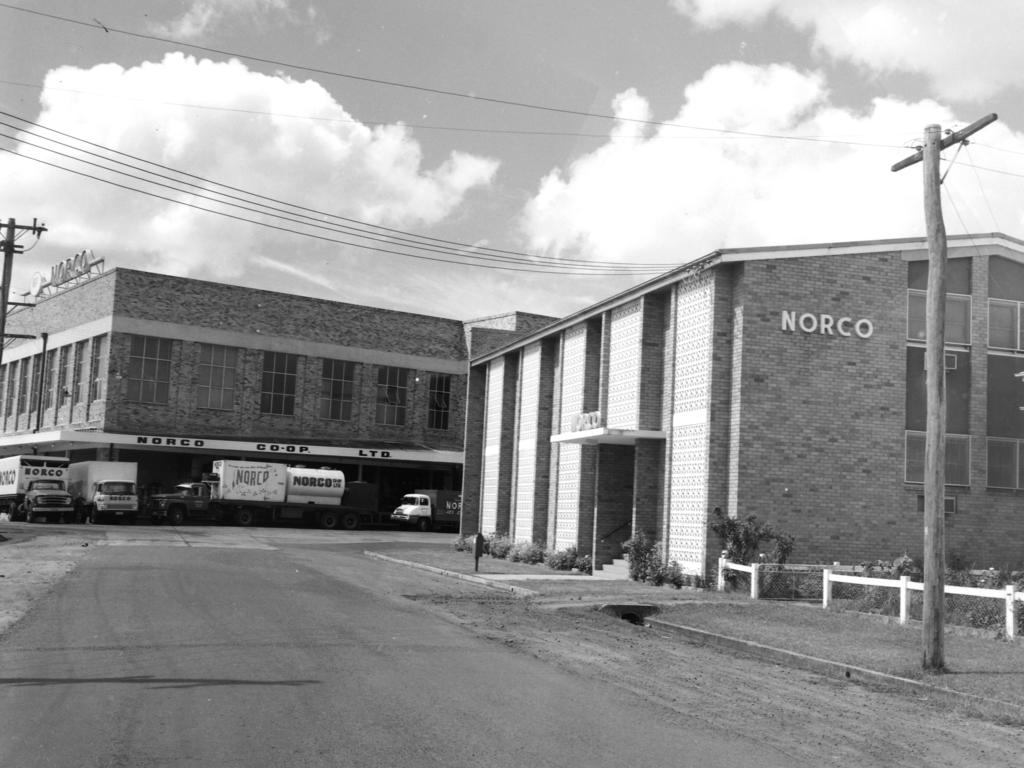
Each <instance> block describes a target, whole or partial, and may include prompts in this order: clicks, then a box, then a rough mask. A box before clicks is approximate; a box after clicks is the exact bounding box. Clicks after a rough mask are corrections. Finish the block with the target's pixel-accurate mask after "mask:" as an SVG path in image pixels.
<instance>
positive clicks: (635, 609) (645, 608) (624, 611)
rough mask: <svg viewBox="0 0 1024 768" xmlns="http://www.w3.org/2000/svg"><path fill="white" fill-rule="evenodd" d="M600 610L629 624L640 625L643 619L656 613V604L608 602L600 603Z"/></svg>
mask: <svg viewBox="0 0 1024 768" xmlns="http://www.w3.org/2000/svg"><path fill="white" fill-rule="evenodd" d="M601 612H602V613H607V614H608V615H609V616H615V617H616V618H619V619H622V620H623V621H628V622H629V623H630V624H636V625H637V626H642V625H643V624H644V619H646V618H647V617H648V616H650V615H652V614H655V613H658V606H656V605H644V604H639V605H638V604H636V603H633V604H628V603H627V604H618V605H615V604H609V605H602V606H601Z"/></svg>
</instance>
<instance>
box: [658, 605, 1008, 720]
mask: <svg viewBox="0 0 1024 768" xmlns="http://www.w3.org/2000/svg"><path fill="white" fill-rule="evenodd" d="M644 624H646V625H647V626H649V627H650V628H652V629H660V630H664V631H667V632H672V633H673V634H675V635H678V636H680V637H682V638H684V639H685V640H687V641H688V642H691V643H694V644H696V645H708V646H711V647H714V648H722V649H725V650H728V651H732V652H735V653H742V654H744V655H746V656H750V657H753V658H756V659H758V660H761V661H767V662H771V663H773V664H778V665H780V666H785V667H790V668H793V669H802V670H805V671H807V672H813V673H815V674H819V675H822V676H824V677H831V678H839V679H841V680H848V681H850V682H855V683H860V684H863V685H874V686H882V687H886V688H895V689H898V690H901V691H903V692H906V693H912V694H915V695H918V696H921V697H923V698H927V697H934V698H936V699H942V700H943V701H949V702H953V703H957V704H971V705H974V706H977V707H980V708H984V709H996V710H999V711H1000V712H1002V713H1004V714H1006V715H1008V716H1010V717H1012V718H1015V719H1020V718H1021V717H1024V709H1022V708H1021V707H1019V706H1017V705H1015V704H1012V703H1010V702H1006V701H1000V700H998V699H989V698H986V697H984V696H978V695H976V694H971V693H963V692H961V691H955V690H953V689H952V688H946V687H944V686H939V685H931V684H929V683H926V682H923V681H920V680H912V679H911V678H908V677H899V676H898V675H890V674H886V673H885V672H876V671H875V670H871V669H865V668H863V667H857V666H854V665H851V664H845V663H843V662H838V661H830V660H828V659H820V658H817V657H815V656H807V655H805V654H802V653H797V652H796V651H786V650H782V649H781V648H773V647H771V646H768V645H762V644H760V643H755V642H753V641H751V640H740V639H739V638H735V637H728V636H726V635H719V634H716V633H714V632H708V631H706V630H703V629H695V628H693V627H685V626H682V625H680V624H672V623H670V622H667V621H659V620H658V619H652V618H646V619H644Z"/></svg>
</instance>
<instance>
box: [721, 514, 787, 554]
mask: <svg viewBox="0 0 1024 768" xmlns="http://www.w3.org/2000/svg"><path fill="white" fill-rule="evenodd" d="M711 530H712V531H714V532H715V534H717V535H718V538H719V541H720V542H721V544H722V549H723V550H724V551H725V557H726V559H727V560H729V561H730V562H733V563H740V564H741V565H749V564H750V563H752V562H753V561H754V559H755V558H756V557H757V556H758V554H760V549H761V545H762V544H763V543H764V542H767V541H771V542H773V546H772V549H771V550H770V551H769V552H766V553H764V554H765V560H766V561H767V562H769V563H777V564H779V565H781V564H783V563H785V562H786V561H787V560H788V559H789V556H790V555H791V554H792V552H793V537H792V536H790V535H789V534H787V533H783V532H781V531H777V530H775V528H773V527H772V526H770V525H769V524H768V523H762V522H761V521H760V520H758V519H757V515H750V516H748V517H746V518H744V519H742V520H741V519H740V518H737V517H729V516H728V515H726V514H725V513H724V512H722V510H721V508H720V507H715V511H714V520H712V522H711Z"/></svg>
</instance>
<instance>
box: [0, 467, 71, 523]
mask: <svg viewBox="0 0 1024 768" xmlns="http://www.w3.org/2000/svg"><path fill="white" fill-rule="evenodd" d="M69 463H70V462H69V460H68V459H67V458H65V457H63V456H35V455H22V456H7V457H5V458H2V459H0V511H2V512H6V513H7V514H8V515H10V519H11V520H27V521H28V522H30V523H34V522H36V521H37V520H47V521H49V522H54V523H56V522H60V521H62V520H63V521H66V522H70V520H71V517H72V515H73V514H74V506H73V505H72V503H71V495H70V494H69V493H68V490H67V478H68V464H69Z"/></svg>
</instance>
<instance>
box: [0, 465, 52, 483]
mask: <svg viewBox="0 0 1024 768" xmlns="http://www.w3.org/2000/svg"><path fill="white" fill-rule="evenodd" d="M22 471H23V472H24V473H25V477H58V478H60V477H64V474H65V473H64V468H63V467H23V468H22ZM17 477H18V471H17V470H16V469H5V470H4V471H3V472H0V485H10V484H12V483H13V482H14V481H15V480H16V479H17Z"/></svg>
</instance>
